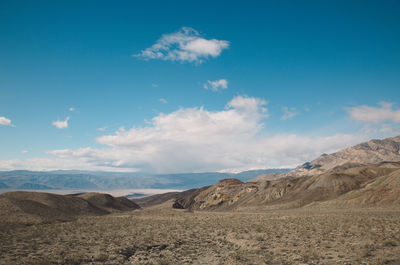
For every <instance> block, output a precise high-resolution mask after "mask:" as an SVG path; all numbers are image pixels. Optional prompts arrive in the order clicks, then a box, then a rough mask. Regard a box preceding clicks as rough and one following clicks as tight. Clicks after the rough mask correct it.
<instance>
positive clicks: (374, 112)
mask: <svg viewBox="0 0 400 265" xmlns="http://www.w3.org/2000/svg"><path fill="white" fill-rule="evenodd" d="M378 105H380V107H370V106H366V105H361V106H357V107H352V108H347V109H346V110H347V112H348V113H349V115H350V117H351V118H352V119H353V120H356V121H360V122H365V123H372V124H378V123H381V122H394V123H400V109H397V110H394V109H393V107H392V105H393V104H392V103H388V102H380V103H378Z"/></svg>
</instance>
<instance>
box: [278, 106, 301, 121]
mask: <svg viewBox="0 0 400 265" xmlns="http://www.w3.org/2000/svg"><path fill="white" fill-rule="evenodd" d="M282 112H283V115H282V117H281V119H282V120H290V119H293V117H295V116H296V115H297V114H298V112H297V111H296V108H288V107H286V106H284V107H282Z"/></svg>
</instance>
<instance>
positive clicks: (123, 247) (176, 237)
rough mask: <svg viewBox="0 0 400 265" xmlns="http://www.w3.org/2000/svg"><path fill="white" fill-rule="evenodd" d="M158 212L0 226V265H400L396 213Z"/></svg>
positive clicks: (399, 216)
mask: <svg viewBox="0 0 400 265" xmlns="http://www.w3.org/2000/svg"><path fill="white" fill-rule="evenodd" d="M172 203H173V202H172V201H169V202H167V203H164V204H162V205H158V206H153V207H149V208H146V209H143V210H135V211H129V212H123V213H113V214H109V215H104V216H82V217H79V218H78V219H77V220H75V221H70V222H55V223H48V224H46V223H41V224H32V225H29V226H26V225H21V224H19V225H18V224H10V223H8V224H7V223H1V224H0V226H1V227H0V253H1V254H0V256H1V258H0V264H400V208H357V209H356V208H347V209H335V208H328V207H324V208H316V207H306V208H298V209H291V210H272V209H268V208H245V209H242V208H239V209H235V210H234V212H233V211H230V212H228V211H226V212H209V211H195V212H191V211H188V210H176V209H172V207H171V206H172Z"/></svg>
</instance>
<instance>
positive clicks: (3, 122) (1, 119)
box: [0, 116, 12, 126]
mask: <svg viewBox="0 0 400 265" xmlns="http://www.w3.org/2000/svg"><path fill="white" fill-rule="evenodd" d="M0 125H6V126H12V123H11V120H10V119H7V118H6V117H3V116H0Z"/></svg>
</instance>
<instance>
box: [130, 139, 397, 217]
mask: <svg viewBox="0 0 400 265" xmlns="http://www.w3.org/2000/svg"><path fill="white" fill-rule="evenodd" d="M156 198H157V197H149V198H147V199H146V198H143V199H142V200H141V201H140V202H138V203H139V204H142V205H146V203H150V204H151V201H157V200H156ZM158 198H161V195H158ZM165 198H167V197H165ZM171 198H173V199H174V202H173V207H174V208H179V209H191V210H233V209H240V208H243V207H260V206H262V207H273V208H274V207H275V208H276V207H277V208H293V207H303V206H323V205H327V204H329V205H334V206H346V207H347V206H387V205H397V206H400V136H397V137H393V138H387V139H383V140H371V141H368V142H365V143H361V144H358V145H356V146H353V147H350V148H346V149H343V150H341V151H338V152H335V153H332V154H323V155H321V156H320V157H318V158H317V159H315V160H313V161H310V162H307V163H304V164H303V165H301V166H299V167H297V168H295V169H293V170H291V171H290V172H288V173H281V174H276V173H274V174H267V175H264V176H260V177H257V178H254V179H253V180H251V181H249V182H242V181H241V180H238V179H234V178H228V179H224V180H221V181H219V182H218V183H216V184H214V185H212V186H207V187H203V188H201V189H193V190H192V191H190V192H186V193H182V194H173V196H172V197H171Z"/></svg>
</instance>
